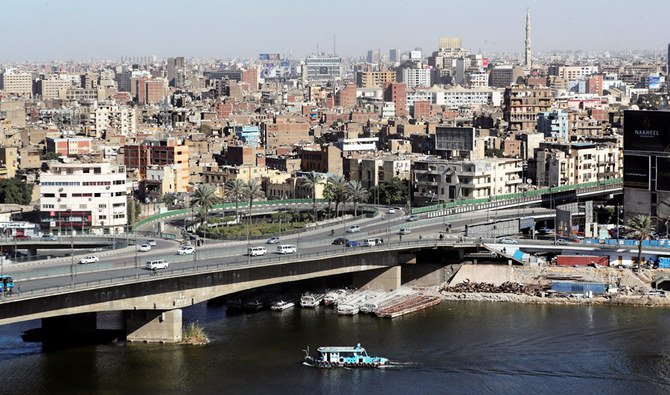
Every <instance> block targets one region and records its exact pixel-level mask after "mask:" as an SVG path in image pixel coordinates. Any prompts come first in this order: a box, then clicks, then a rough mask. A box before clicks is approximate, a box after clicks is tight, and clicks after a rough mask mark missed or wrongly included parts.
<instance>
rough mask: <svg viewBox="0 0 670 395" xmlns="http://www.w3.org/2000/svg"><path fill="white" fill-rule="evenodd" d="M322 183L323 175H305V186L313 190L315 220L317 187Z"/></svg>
mask: <svg viewBox="0 0 670 395" xmlns="http://www.w3.org/2000/svg"><path fill="white" fill-rule="evenodd" d="M319 181H321V174H319V173H317V172H315V171H310V172H309V173H307V174H306V175H305V179H304V181H303V184H305V186H307V187H309V188H312V207H313V208H314V218H316V185H317V184H318V183H319Z"/></svg>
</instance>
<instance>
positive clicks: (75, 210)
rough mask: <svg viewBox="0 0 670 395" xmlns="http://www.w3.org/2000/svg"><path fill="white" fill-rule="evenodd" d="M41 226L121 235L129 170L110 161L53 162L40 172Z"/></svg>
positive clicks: (58, 230) (59, 230) (57, 230)
mask: <svg viewBox="0 0 670 395" xmlns="http://www.w3.org/2000/svg"><path fill="white" fill-rule="evenodd" d="M39 187H40V218H41V222H42V229H43V230H46V231H49V232H51V233H55V234H59V235H63V234H82V233H93V234H119V233H124V228H125V227H126V225H127V224H128V218H127V217H126V211H127V210H126V199H127V193H126V171H125V168H124V167H123V166H113V165H111V164H109V163H77V164H55V165H51V168H50V169H49V171H46V172H42V173H41V174H40V186H39Z"/></svg>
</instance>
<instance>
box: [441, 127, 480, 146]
mask: <svg viewBox="0 0 670 395" xmlns="http://www.w3.org/2000/svg"><path fill="white" fill-rule="evenodd" d="M435 149H436V150H441V151H453V150H458V151H472V150H474V149H475V128H456V127H446V126H438V127H437V128H435Z"/></svg>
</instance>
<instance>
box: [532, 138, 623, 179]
mask: <svg viewBox="0 0 670 395" xmlns="http://www.w3.org/2000/svg"><path fill="white" fill-rule="evenodd" d="M535 163H536V165H535V166H536V171H535V174H536V178H537V180H536V184H537V185H538V186H560V185H574V184H581V183H585V182H593V181H601V180H606V179H612V178H618V177H621V152H620V150H619V148H618V147H616V146H615V145H614V144H611V145H605V144H596V143H592V142H584V143H572V144H565V143H551V142H543V143H540V147H539V148H538V149H537V150H536V152H535Z"/></svg>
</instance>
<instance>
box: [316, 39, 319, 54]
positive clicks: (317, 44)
mask: <svg viewBox="0 0 670 395" xmlns="http://www.w3.org/2000/svg"><path fill="white" fill-rule="evenodd" d="M316 55H317V56H318V55H319V42H318V41H317V42H316Z"/></svg>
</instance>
